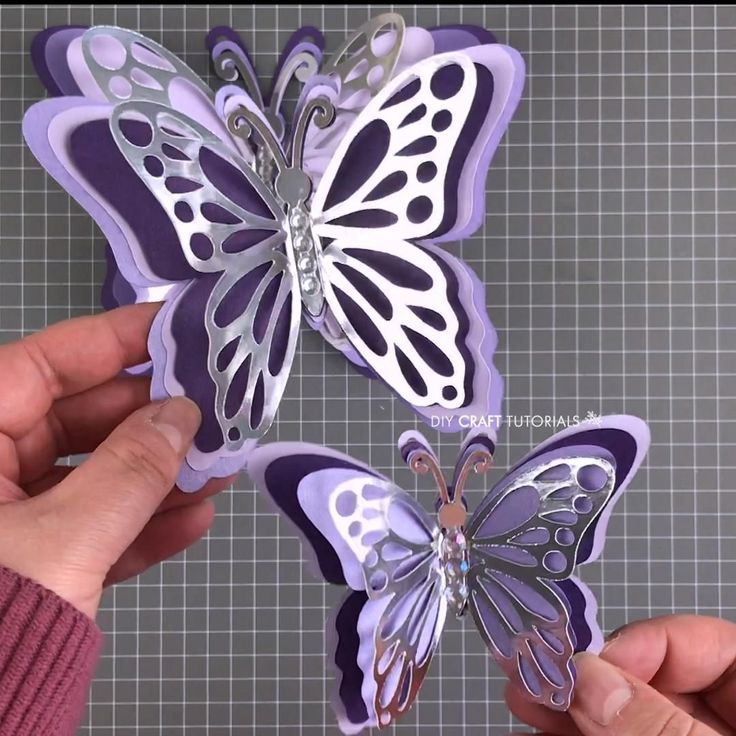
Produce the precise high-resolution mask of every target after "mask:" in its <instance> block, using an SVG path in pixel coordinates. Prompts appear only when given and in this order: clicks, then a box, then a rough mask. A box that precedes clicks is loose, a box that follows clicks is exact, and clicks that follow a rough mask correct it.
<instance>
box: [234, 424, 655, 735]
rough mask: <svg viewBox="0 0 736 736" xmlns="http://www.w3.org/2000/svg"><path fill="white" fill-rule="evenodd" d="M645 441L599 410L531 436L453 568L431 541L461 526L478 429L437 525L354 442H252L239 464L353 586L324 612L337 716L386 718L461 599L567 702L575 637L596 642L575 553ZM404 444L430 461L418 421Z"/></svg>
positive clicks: (460, 608)
mask: <svg viewBox="0 0 736 736" xmlns="http://www.w3.org/2000/svg"><path fill="white" fill-rule="evenodd" d="M648 444H649V433H648V430H647V428H646V425H644V423H643V422H641V421H640V420H638V419H635V418H633V417H605V418H603V420H602V421H601V424H600V426H588V425H584V426H580V427H575V428H571V429H569V430H566V431H564V432H561V433H559V434H557V435H555V436H554V437H552V438H550V439H549V440H547V441H546V442H545V443H543V444H542V445H540V446H539V447H537V448H536V449H535V450H534V451H533V452H531V453H530V454H529V455H527V456H526V457H525V458H524V459H522V460H521V461H520V462H519V463H518V464H517V465H516V466H515V467H514V468H513V469H512V470H511V471H509V473H508V474H507V475H506V476H504V478H502V479H501V480H500V481H499V482H498V483H496V484H495V485H494V486H493V488H492V489H491V490H490V492H489V493H488V494H487V495H486V497H485V498H484V499H483V501H482V502H481V503H480V505H479V506H478V508H477V509H476V510H475V511H474V512H473V513H472V515H471V517H470V519H469V520H468V521H467V524H465V525H464V527H462V528H461V529H460V531H461V532H462V533H463V540H464V541H463V544H465V545H466V550H468V552H467V554H466V556H465V557H464V558H458V559H463V560H464V561H465V562H466V567H465V568H462V569H461V572H462V578H460V577H453V575H452V574H450V572H449V571H448V570H449V568H448V564H451V563H452V558H451V557H450V558H447V557H443V556H442V555H444V554H445V552H446V550H447V549H448V545H449V547H450V548H451V547H452V545H453V544H455V543H456V539H455V536H454V535H455V534H456V533H457V531H458V530H456V529H453V530H452V533H448V529H450V527H449V526H448V524H447V519H452V518H456V517H455V514H457V513H458V508H459V507H460V506H462V504H460V503H459V499H456V498H455V490H454V489H456V488H459V489H460V493H461V494H462V488H463V486H464V482H465V478H466V476H467V472H468V469H469V468H471V467H472V466H473V464H474V463H475V462H476V461H477V459H478V458H479V457H482V456H483V455H484V454H485V453H486V452H488V451H491V452H492V449H493V442H492V441H491V440H489V439H488V438H484V437H482V436H476V437H470V438H469V439H468V440H467V441H466V444H465V447H464V448H463V450H462V451H461V453H460V459H459V460H458V465H457V467H456V472H455V477H454V478H453V480H452V483H451V484H449V485H448V486H446V487H445V489H444V494H445V501H442V502H441V503H440V505H439V520H440V524H439V526H438V525H437V524H436V523H435V522H434V521H433V520H432V519H431V518H430V516H429V515H428V514H427V513H426V512H425V511H424V509H422V508H421V507H420V506H419V505H418V504H417V503H416V501H414V499H413V498H412V497H411V496H409V495H408V494H406V493H405V492H403V491H402V490H401V489H399V488H398V487H396V486H395V485H394V484H393V483H391V481H390V480H388V479H387V478H386V477H385V476H383V475H382V474H380V473H378V472H377V471H375V470H373V469H372V468H370V467H369V466H366V465H365V464H364V463H361V462H360V461H357V460H355V459H353V458H351V457H349V456H346V455H343V454H341V453H337V452H335V451H332V450H329V449H326V448H323V447H319V446H316V445H307V444H300V443H285V444H272V445H268V446H264V447H260V448H258V449H256V450H255V451H254V453H253V456H252V458H251V461H250V463H249V466H248V471H249V473H250V474H251V476H252V477H253V479H254V482H255V483H256V486H257V487H258V488H259V490H261V491H262V492H263V493H265V494H266V496H267V497H268V498H270V499H271V500H272V501H273V502H274V503H275V505H276V507H277V508H278V510H279V511H280V512H281V513H283V514H284V515H285V516H286V517H287V518H288V519H289V520H290V522H291V523H292V524H293V525H294V528H295V530H296V532H297V533H298V534H299V536H300V537H301V538H302V540H303V541H304V543H305V550H306V551H308V552H309V553H311V556H312V560H313V567H315V568H316V569H317V570H319V572H320V573H321V575H322V576H323V577H324V578H325V579H326V580H328V581H329V582H331V583H335V584H339V585H345V586H347V587H348V588H350V589H352V590H351V592H348V593H347V594H346V596H345V598H344V600H343V603H342V604H341V605H340V606H339V607H338V608H337V609H335V611H334V612H333V615H332V616H331V618H330V620H329V621H328V624H327V626H328V629H327V638H328V641H329V642H330V652H329V658H330V662H331V665H332V667H333V669H334V670H335V674H336V679H335V689H334V692H333V698H332V702H333V707H334V709H335V711H336V714H337V718H338V722H339V725H340V727H341V729H342V730H343V732H345V733H357V732H359V731H361V730H362V729H363V728H367V727H374V726H385V725H387V724H388V723H390V722H391V721H392V720H393V719H395V718H397V717H400V716H401V715H403V714H404V713H405V712H406V711H407V710H408V709H409V707H410V706H411V703H412V701H413V699H414V697H415V696H416V694H417V692H418V690H419V686H420V685H421V680H422V679H423V677H424V676H425V674H426V672H427V668H428V666H429V662H430V660H431V656H432V653H433V652H434V651H435V649H436V648H437V645H438V642H439V637H440V633H441V630H442V626H443V623H444V619H445V616H446V613H447V611H448V610H450V611H454V612H456V613H458V612H459V613H460V614H461V615H462V614H463V613H464V612H465V610H466V609H468V608H469V609H470V611H471V613H472V615H473V618H474V620H475V621H476V625H477V627H478V629H479V632H480V633H481V635H482V637H483V639H484V640H485V642H486V645H487V646H488V648H489V651H490V652H491V654H492V655H493V656H494V657H495V659H496V660H497V661H498V662H499V664H500V665H501V667H502V668H503V670H504V671H505V672H506V674H507V675H508V676H509V678H510V679H512V681H514V682H515V683H516V684H517V685H519V686H520V687H521V688H522V689H523V690H524V691H526V693H527V694H528V696H529V698H530V700H532V701H535V702H541V703H544V704H546V705H548V706H550V707H553V708H556V709H564V708H566V707H567V705H568V704H569V702H570V697H571V693H572V688H573V683H574V670H573V667H572V663H571V657H572V655H573V653H574V652H576V651H582V650H586V649H587V650H591V651H598V650H599V649H600V647H601V644H602V636H601V632H600V629H599V628H598V625H597V623H596V604H595V600H594V598H593V596H592V594H591V592H590V590H589V589H588V588H587V587H586V586H585V585H584V584H583V583H582V582H581V581H579V580H577V579H576V578H575V577H573V576H572V571H573V567H574V565H575V564H585V563H588V562H591V561H593V560H594V559H596V558H597V556H598V555H599V553H600V551H601V549H602V546H603V540H604V536H605V530H606V526H607V522H608V519H609V517H610V513H611V510H612V508H613V506H614V504H615V502H616V500H617V499H618V498H619V497H620V495H621V493H622V492H623V490H624V489H625V488H626V486H627V484H628V483H629V481H630V480H631V478H632V476H633V474H634V473H635V472H636V469H637V468H638V466H639V464H640V463H641V461H642V459H643V457H644V454H645V453H646V450H647V447H648ZM402 445H403V453H402V454H403V455H404V457H405V459H406V460H407V462H409V463H410V465H411V466H412V467H414V468H415V469H416V468H417V467H419V468H422V467H423V468H424V470H425V471H426V470H427V469H428V468H430V467H434V468H437V467H438V463H437V462H436V459H435V458H434V456H433V455H432V453H431V449H429V448H428V446H427V445H426V441H425V440H424V439H423V438H422V437H421V435H418V433H407V435H405V436H404V437H402ZM443 482H444V481H441V482H440V485H441V484H442V483H443ZM440 497H441V498H442V497H443V490H442V488H440ZM448 501H449V503H448ZM456 501H457V504H456V505H455V506H453V504H455V502H456ZM449 507H453V509H454V511H453V513H452V514H449V515H448V514H447V512H446V509H447V508H449ZM443 509H445V511H443ZM443 514H444V515H443ZM459 518H464V517H463V515H462V513H461V514H460V517H459ZM458 544H459V542H458ZM448 559H449V562H448ZM452 564H454V563H452ZM438 566H439V567H440V568H441V572H438ZM456 574H457V575H460V573H456ZM460 582H462V583H463V584H464V585H466V586H467V590H466V591H462V589H461V587H460ZM458 596H460V598H458ZM462 596H464V597H462ZM399 661H401V662H402V663H403V664H402V666H401V667H399V666H398V664H397V662H399ZM407 662H409V663H411V664H410V665H406V663H407ZM405 665H406V666H405ZM407 672H408V673H409V674H408V675H407V674H406V673H407ZM407 682H409V684H407Z"/></svg>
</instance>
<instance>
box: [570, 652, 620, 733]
mask: <svg viewBox="0 0 736 736" xmlns="http://www.w3.org/2000/svg"><path fill="white" fill-rule="evenodd" d="M575 668H576V670H577V678H576V680H575V697H574V699H573V702H572V708H573V709H574V710H577V711H578V712H579V713H583V714H585V715H586V716H587V717H588V718H590V719H591V720H592V721H595V722H596V723H597V724H598V725H600V726H608V725H610V724H611V723H612V722H613V720H614V719H615V718H616V716H618V715H619V713H621V711H622V710H623V709H624V708H625V707H626V706H627V705H628V703H629V702H630V701H631V699H632V698H633V697H634V690H633V688H632V686H631V683H630V682H629V681H628V680H627V679H626V678H625V677H624V676H623V675H622V674H621V673H620V672H619V670H618V669H617V668H616V667H614V666H613V665H610V664H608V663H607V662H604V661H603V660H602V659H600V658H599V657H596V656H595V655H594V654H589V653H588V652H581V653H580V654H576V655H575Z"/></svg>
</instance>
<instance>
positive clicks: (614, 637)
mask: <svg viewBox="0 0 736 736" xmlns="http://www.w3.org/2000/svg"><path fill="white" fill-rule="evenodd" d="M620 638H621V632H620V631H614V632H613V633H612V634H611V635H610V636H609V637H608V638H607V639H606V641H605V643H604V644H603V649H601V654H603V653H604V652H607V651H609V650H610V649H611V647H612V646H613V645H614V644H615V643H616V642H617V641H618V640H619V639H620Z"/></svg>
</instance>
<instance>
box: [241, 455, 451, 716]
mask: <svg viewBox="0 0 736 736" xmlns="http://www.w3.org/2000/svg"><path fill="white" fill-rule="evenodd" d="M248 472H249V473H250V475H251V477H253V479H254V481H255V483H256V486H257V487H258V488H259V489H260V490H262V491H266V492H267V493H268V495H269V496H270V497H271V498H272V499H273V500H274V501H276V503H277V505H278V506H279V508H280V510H281V511H283V512H284V513H285V514H286V515H287V516H288V517H289V519H290V520H291V521H292V522H293V523H295V524H296V526H297V528H298V530H299V532H300V535H301V536H302V538H303V539H304V538H306V540H307V541H308V542H309V543H310V546H311V548H312V550H313V551H314V552H315V553H316V556H317V560H318V562H319V565H320V569H321V570H322V572H323V574H325V576H326V577H327V576H330V577H329V578H328V579H332V581H334V582H341V581H344V582H345V583H347V585H349V586H350V587H351V588H352V589H353V590H356V591H361V592H362V594H363V596H364V598H365V600H364V603H363V604H362V605H360V606H358V607H357V609H356V610H355V611H354V612H353V620H354V622H357V621H358V619H359V625H358V623H356V625H357V626H358V633H359V635H360V637H359V638H360V643H359V646H358V647H357V648H356V646H355V641H354V640H353V644H352V645H351V646H352V649H350V647H348V645H347V644H346V643H345V637H346V634H345V633H344V632H343V649H342V650H340V651H341V654H340V660H341V662H343V666H344V667H345V668H347V667H350V669H351V671H353V672H355V671H357V670H356V669H355V668H356V667H357V668H358V669H359V670H360V671H361V672H362V676H361V678H360V679H361V681H362V682H365V683H369V684H370V687H371V688H374V690H371V692H372V693H373V694H372V696H371V697H370V698H369V700H370V701H371V702H370V703H369V704H368V705H367V706H366V707H367V708H368V709H369V710H370V722H371V725H386V724H387V723H389V722H390V721H391V720H392V719H394V718H396V717H398V716H400V715H402V714H403V713H404V712H405V711H406V710H408V709H409V707H410V706H411V704H412V702H413V699H414V697H415V695H416V693H417V691H418V690H419V687H420V685H421V682H422V680H423V678H424V676H425V674H426V672H427V668H428V667H429V662H430V659H431V656H432V654H433V652H434V650H435V649H436V646H437V641H438V638H439V635H440V632H441V630H442V626H443V624H444V619H445V613H446V601H445V598H444V595H443V594H442V586H443V582H442V577H441V574H440V572H439V568H438V555H437V552H436V546H435V540H436V536H437V534H438V530H437V528H436V525H435V524H434V523H433V521H432V520H431V519H430V517H429V516H428V515H427V514H426V512H425V511H424V510H423V509H422V508H421V506H419V505H418V504H417V502H416V501H415V500H414V499H413V498H412V497H411V496H409V495H408V494H407V493H405V492H404V491H402V490H401V489H400V488H398V487H397V486H395V485H393V484H392V483H390V481H388V480H387V479H385V478H384V477H383V476H381V475H379V474H377V473H375V471H372V470H371V469H370V468H367V467H366V466H364V465H363V464H361V463H358V461H355V460H353V459H352V458H350V457H348V456H346V455H341V454H339V453H335V452H333V451H330V450H325V449H324V448H320V447H316V446H313V445H303V444H299V443H295V444H279V443H276V444H272V445H269V446H264V447H262V448H258V449H256V450H255V451H254V452H253V453H252V455H251V457H250V459H249V462H248ZM336 561H337V562H338V563H339V574H337V575H336V574H335V562H336ZM355 600H356V599H353V602H354V601H355ZM345 615H347V614H345ZM338 618H340V616H339V614H338ZM338 634H339V632H338ZM338 639H339V636H338ZM345 647H348V650H349V651H352V652H353V653H352V655H350V656H352V657H355V658H356V663H347V662H346V658H348V654H346V649H345ZM366 687H368V686H367V685H366ZM361 692H362V693H365V692H366V691H365V690H361ZM357 697H358V696H357V695H356V693H355V692H352V691H351V692H350V693H346V694H345V695H344V699H345V700H346V701H348V700H349V701H351V702H355V701H356V698H357ZM361 697H363V696H361ZM338 712H339V711H338Z"/></svg>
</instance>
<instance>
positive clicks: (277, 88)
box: [268, 51, 319, 116]
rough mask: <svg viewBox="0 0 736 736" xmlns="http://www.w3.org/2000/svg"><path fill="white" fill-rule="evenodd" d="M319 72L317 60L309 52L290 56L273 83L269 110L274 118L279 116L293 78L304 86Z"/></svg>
mask: <svg viewBox="0 0 736 736" xmlns="http://www.w3.org/2000/svg"><path fill="white" fill-rule="evenodd" d="M318 71H319V64H318V62H317V59H315V58H314V56H312V54H310V53H309V52H307V51H301V52H300V53H298V54H294V55H293V56H290V57H289V58H288V59H287V60H286V62H285V63H284V65H283V66H282V67H281V70H280V71H279V76H278V77H276V81H275V82H274V83H273V88H272V91H271V99H270V100H269V102H268V109H269V111H270V113H271V115H272V116H277V115H278V114H279V110H280V109H281V103H282V102H283V101H284V95H285V94H286V88H287V87H288V86H289V83H290V82H291V80H292V78H293V79H296V80H297V81H298V82H301V83H302V84H304V83H305V82H307V81H308V80H309V79H310V78H311V77H313V76H314V75H315V74H316V73H317V72H318Z"/></svg>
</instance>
